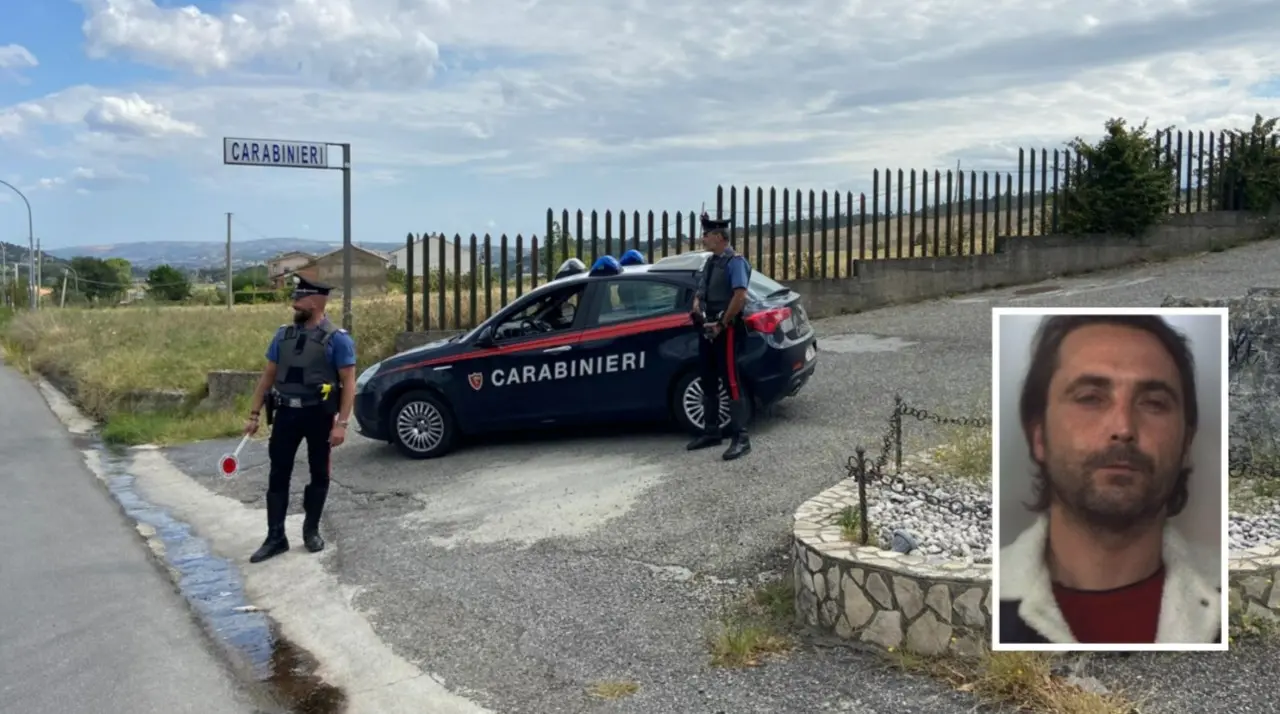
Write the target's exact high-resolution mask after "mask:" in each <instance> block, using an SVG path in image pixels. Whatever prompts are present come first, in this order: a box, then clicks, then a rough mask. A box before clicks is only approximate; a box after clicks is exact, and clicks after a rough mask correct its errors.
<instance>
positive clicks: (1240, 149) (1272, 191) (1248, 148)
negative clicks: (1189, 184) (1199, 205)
mask: <svg viewBox="0 0 1280 714" xmlns="http://www.w3.org/2000/svg"><path fill="white" fill-rule="evenodd" d="M1278 120H1280V117H1273V118H1271V119H1263V118H1262V115H1261V114H1257V115H1254V118H1253V126H1252V127H1250V128H1249V129H1235V130H1232V131H1228V132H1226V139H1225V140H1224V141H1223V142H1222V143H1223V146H1222V147H1221V152H1222V159H1221V160H1218V159H1217V157H1214V160H1215V162H1216V163H1217V165H1216V166H1215V167H1214V171H1213V174H1212V177H1210V176H1209V170H1208V169H1207V168H1206V169H1203V170H1201V172H1200V173H1201V175H1200V180H1201V181H1202V182H1203V183H1204V184H1205V185H1207V186H1208V187H1209V205H1210V207H1212V208H1216V209H1227V210H1236V211H1269V210H1271V209H1272V208H1273V207H1275V205H1276V204H1277V203H1280V146H1276V144H1275V141H1276V124H1277V121H1278ZM1210 178H1212V181H1210Z"/></svg>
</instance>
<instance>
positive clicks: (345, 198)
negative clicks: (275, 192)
mask: <svg viewBox="0 0 1280 714" xmlns="http://www.w3.org/2000/svg"><path fill="white" fill-rule="evenodd" d="M330 146H341V147H342V166H330V165H329V147H330ZM222 163H223V164H226V165H234V166H276V167H281V168H295V169H335V168H337V169H341V170H342V327H343V329H345V330H347V331H348V332H350V331H351V328H352V322H353V320H352V314H351V296H352V293H354V292H355V286H354V285H353V280H352V275H351V262H352V260H353V259H354V257H355V256H354V254H353V251H352V249H351V144H346V143H343V144H339V143H335V142H329V141H323V142H322V141H284V140H280V139H239V138H233V137H229V136H228V137H223V139H222ZM0 183H2V182H0ZM15 190H16V189H15ZM28 215H30V211H29V210H28ZM230 290H231V286H230V285H229V284H228V285H227V291H228V295H230ZM33 294H34V293H33Z"/></svg>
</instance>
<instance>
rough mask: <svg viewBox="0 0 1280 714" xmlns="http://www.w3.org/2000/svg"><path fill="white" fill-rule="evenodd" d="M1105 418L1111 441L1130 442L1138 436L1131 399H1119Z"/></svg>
mask: <svg viewBox="0 0 1280 714" xmlns="http://www.w3.org/2000/svg"><path fill="white" fill-rule="evenodd" d="M1104 418H1105V419H1106V426H1107V431H1108V432H1109V434H1110V436H1111V441H1122V442H1130V441H1133V440H1134V439H1135V438H1136V433H1137V427H1136V425H1135V423H1134V419H1135V414H1134V409H1133V405H1132V404H1131V402H1130V400H1128V399H1117V400H1116V401H1115V402H1114V403H1113V405H1112V407H1111V409H1109V410H1107V415H1106V417H1104Z"/></svg>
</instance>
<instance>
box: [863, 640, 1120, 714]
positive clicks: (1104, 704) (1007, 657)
mask: <svg viewBox="0 0 1280 714" xmlns="http://www.w3.org/2000/svg"><path fill="white" fill-rule="evenodd" d="M888 656H889V659H890V662H891V663H892V665H893V666H894V667H896V668H898V669H901V670H903V671H907V672H912V673H916V674H926V675H929V676H931V677H934V678H936V679H940V680H942V681H945V682H947V683H948V684H950V685H951V686H952V687H954V688H955V689H956V690H957V691H961V692H969V693H972V694H973V695H974V696H976V697H978V698H979V699H982V700H984V701H987V702H990V703H992V704H998V705H1005V706H1011V707H1014V708H1016V709H1018V710H1020V711H1026V712H1036V713H1040V712H1043V713H1044V714H1138V712H1139V708H1138V707H1139V704H1138V703H1136V702H1134V701H1132V700H1130V699H1129V698H1128V697H1125V696H1122V695H1120V694H1117V693H1114V692H1093V691H1088V690H1085V689H1082V688H1081V687H1079V686H1076V685H1075V684H1074V683H1072V682H1070V681H1068V680H1067V679H1066V678H1063V677H1061V676H1059V675H1057V674H1055V673H1054V672H1053V664H1054V660H1055V657H1056V655H1055V654H1054V653H1049V652H991V651H989V650H988V651H983V652H982V653H981V654H979V655H978V656H976V657H922V656H920V655H915V654H912V653H909V652H904V651H901V650H891V651H890V653H889V655H888Z"/></svg>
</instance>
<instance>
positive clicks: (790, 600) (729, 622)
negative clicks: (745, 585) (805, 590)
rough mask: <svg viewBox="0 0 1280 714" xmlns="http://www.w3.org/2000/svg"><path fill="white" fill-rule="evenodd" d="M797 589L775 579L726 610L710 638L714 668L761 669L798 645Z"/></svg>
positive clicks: (787, 582) (785, 580)
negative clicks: (796, 635) (794, 634)
mask: <svg viewBox="0 0 1280 714" xmlns="http://www.w3.org/2000/svg"><path fill="white" fill-rule="evenodd" d="M795 612H796V609H795V586H794V584H793V583H792V582H791V580H790V579H789V578H785V577H784V578H779V579H777V580H772V581H770V582H768V583H765V584H764V585H761V586H760V587H758V588H756V589H754V590H752V591H751V592H750V593H748V594H747V595H746V597H744V598H742V599H741V600H739V601H738V602H735V603H733V604H732V605H731V606H729V607H726V608H725V610H724V611H723V612H722V613H721V616H720V619H719V621H718V622H716V623H714V624H713V626H712V628H711V631H710V632H709V633H708V635H707V640H708V648H709V649H710V650H711V664H712V666H714V667H758V666H760V665H761V664H763V663H764V660H765V659H766V658H767V657H769V656H776V655H780V654H783V653H785V652H788V651H790V650H791V648H792V647H793V646H794V644H795V641H794V638H793V632H794V630H795V616H796V615H795Z"/></svg>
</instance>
